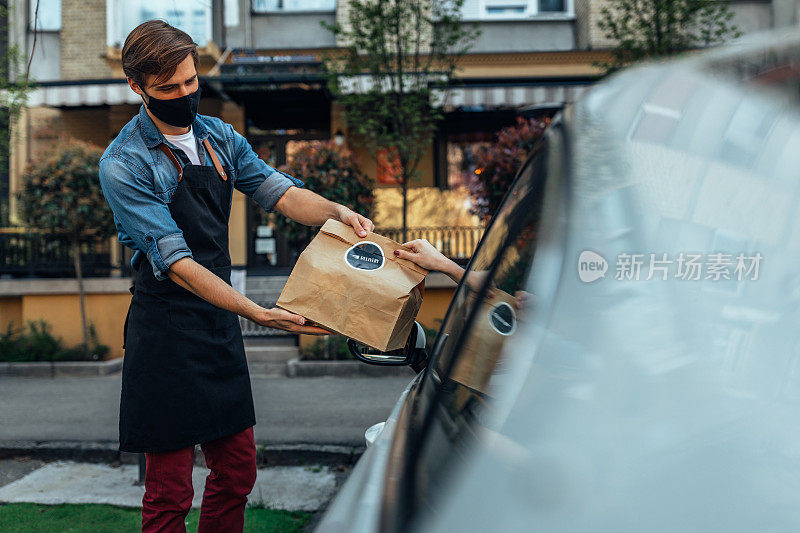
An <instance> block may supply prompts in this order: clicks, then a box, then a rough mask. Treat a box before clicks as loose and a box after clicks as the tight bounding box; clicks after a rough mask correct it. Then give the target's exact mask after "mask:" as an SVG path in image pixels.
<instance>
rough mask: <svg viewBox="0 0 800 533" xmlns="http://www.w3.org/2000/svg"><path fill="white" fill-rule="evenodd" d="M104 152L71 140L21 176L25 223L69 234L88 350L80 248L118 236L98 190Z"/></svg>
mask: <svg viewBox="0 0 800 533" xmlns="http://www.w3.org/2000/svg"><path fill="white" fill-rule="evenodd" d="M102 154H103V152H102V150H101V149H100V148H98V147H96V146H93V145H90V144H87V143H84V142H79V141H74V140H73V141H69V142H67V143H66V144H64V145H63V146H62V147H61V148H57V149H56V150H54V151H53V154H52V155H51V156H50V158H48V159H45V160H42V161H38V162H36V163H34V164H33V165H31V166H30V167H29V168H28V169H27V171H26V173H25V175H24V176H23V181H24V184H23V188H22V191H20V193H19V197H18V198H19V202H20V217H21V218H22V220H23V222H24V223H25V224H26V225H27V226H29V227H31V228H35V229H39V230H41V231H44V232H50V233H56V234H60V235H63V236H65V237H66V238H67V239H68V240H69V242H70V250H71V255H72V260H73V265H74V267H75V276H76V277H77V279H78V294H79V301H80V309H81V326H82V328H83V347H84V349H85V350H88V349H89V329H88V325H87V322H86V306H85V302H84V288H83V272H82V268H81V245H82V244H85V243H92V242H96V241H97V240H100V239H105V238H108V237H111V236H112V235H114V232H115V226H114V217H113V214H112V212H111V209H109V207H108V204H107V203H106V201H105V198H104V196H103V192H102V190H101V188H100V176H99V172H100V171H99V166H98V165H99V163H100V156H101V155H102Z"/></svg>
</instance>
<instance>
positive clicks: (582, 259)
mask: <svg viewBox="0 0 800 533" xmlns="http://www.w3.org/2000/svg"><path fill="white" fill-rule="evenodd" d="M607 270H608V261H606V259H605V257H603V256H602V255H600V254H598V253H597V252H593V251H591V250H584V251H582V252H581V255H580V256H579V257H578V277H580V278H581V281H582V282H584V283H591V282H593V281H597V280H598V279H600V278H604V277H606V271H607Z"/></svg>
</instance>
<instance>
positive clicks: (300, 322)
mask: <svg viewBox="0 0 800 533" xmlns="http://www.w3.org/2000/svg"><path fill="white" fill-rule="evenodd" d="M253 321H254V322H255V323H256V324H259V325H261V326H266V327H268V328H276V329H282V330H285V331H290V332H292V333H304V334H306V335H331V332H330V331H328V330H327V329H323V328H319V327H317V326H306V325H305V323H306V319H305V318H303V317H302V316H300V315H296V314H294V313H290V312H289V311H286V310H285V309H280V308H278V307H273V308H272V309H264V310H263V311H262V312H260V313H258V314H257V315H256V316H255V317H253Z"/></svg>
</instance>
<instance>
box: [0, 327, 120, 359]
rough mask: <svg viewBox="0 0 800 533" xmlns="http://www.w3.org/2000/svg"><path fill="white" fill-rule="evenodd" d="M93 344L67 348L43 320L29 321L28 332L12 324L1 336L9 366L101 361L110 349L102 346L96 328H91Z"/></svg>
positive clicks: (2, 353)
mask: <svg viewBox="0 0 800 533" xmlns="http://www.w3.org/2000/svg"><path fill="white" fill-rule="evenodd" d="M89 335H90V337H91V342H90V346H89V349H85V348H84V347H83V346H76V347H74V348H66V347H64V346H63V345H62V343H61V339H56V338H55V337H53V335H52V333H50V325H49V324H47V323H46V322H45V321H43V320H37V321H30V322H28V329H27V331H24V330H23V329H18V330H15V329H14V325H13V323H12V324H9V326H8V328H7V330H6V331H5V333H2V334H0V361H3V362H8V363H15V362H16V363H33V362H41V361H50V362H52V361H100V360H102V359H104V358H105V356H106V355H107V354H108V351H109V348H108V346H105V345H103V344H100V343H99V342H98V339H97V332H96V330H95V328H94V326H89Z"/></svg>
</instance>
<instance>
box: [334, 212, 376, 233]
mask: <svg viewBox="0 0 800 533" xmlns="http://www.w3.org/2000/svg"><path fill="white" fill-rule="evenodd" d="M338 215H339V221H340V222H344V223H345V224H347V225H348V226H350V227H351V228H353V231H355V232H356V235H358V236H359V237H366V236H367V232H370V231H373V230H374V229H375V224H373V223H372V221H371V220H370V219H368V218H367V217H365V216H363V215H359V214H358V213H356V212H355V211H353V210H352V209H349V208H347V207H345V206H343V205H340V206H339V213H338Z"/></svg>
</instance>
